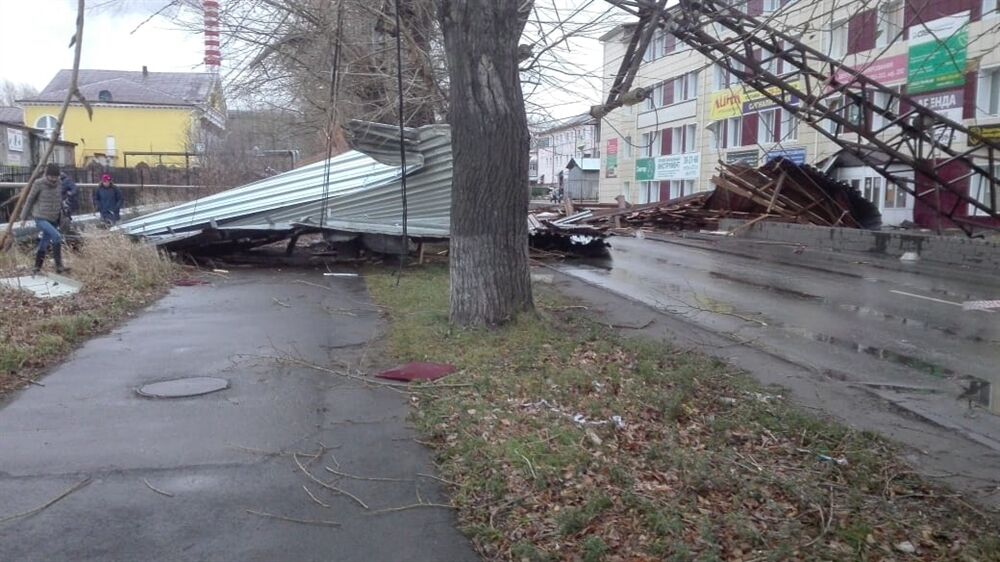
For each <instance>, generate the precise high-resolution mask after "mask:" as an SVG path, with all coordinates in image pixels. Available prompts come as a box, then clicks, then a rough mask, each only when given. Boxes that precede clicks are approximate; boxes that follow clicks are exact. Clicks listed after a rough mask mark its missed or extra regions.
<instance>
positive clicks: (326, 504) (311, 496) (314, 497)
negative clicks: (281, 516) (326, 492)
mask: <svg viewBox="0 0 1000 562" xmlns="http://www.w3.org/2000/svg"><path fill="white" fill-rule="evenodd" d="M302 489H303V490H305V491H306V494H307V495H308V496H309V497H310V498H312V501H314V502H316V503H318V504H319V505H321V506H323V507H325V508H327V509H330V504H328V503H323V502H322V501H320V499H319V498H317V497H316V496H314V495H313V493H312V492H311V491H309V488H308V487H307V486H306V485H305V484H303V485H302Z"/></svg>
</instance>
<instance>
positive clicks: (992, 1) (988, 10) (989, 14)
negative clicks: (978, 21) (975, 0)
mask: <svg viewBox="0 0 1000 562" xmlns="http://www.w3.org/2000/svg"><path fill="white" fill-rule="evenodd" d="M995 17H997V0H983V19H986V18H995Z"/></svg>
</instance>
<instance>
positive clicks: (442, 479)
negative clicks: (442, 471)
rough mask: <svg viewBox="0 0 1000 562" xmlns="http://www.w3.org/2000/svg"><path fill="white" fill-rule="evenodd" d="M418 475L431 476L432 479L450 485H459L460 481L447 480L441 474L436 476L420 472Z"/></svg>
mask: <svg viewBox="0 0 1000 562" xmlns="http://www.w3.org/2000/svg"><path fill="white" fill-rule="evenodd" d="M417 476H420V477H422V478H430V479H431V480H437V481H438V482H441V483H444V484H448V485H449V486H458V482H453V481H451V480H446V479H444V478H441V477H440V476H434V475H433V474H424V473H423V472H418V473H417Z"/></svg>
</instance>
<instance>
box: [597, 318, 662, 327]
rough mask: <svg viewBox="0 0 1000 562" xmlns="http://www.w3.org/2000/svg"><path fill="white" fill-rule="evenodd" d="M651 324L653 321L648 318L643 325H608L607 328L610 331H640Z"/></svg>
mask: <svg viewBox="0 0 1000 562" xmlns="http://www.w3.org/2000/svg"><path fill="white" fill-rule="evenodd" d="M652 324H653V319H652V318H650V319H649V320H648V321H647V322H646V323H645V324H641V325H635V324H608V325H607V326H608V328H611V329H616V328H617V329H621V330H642V329H643V328H648V327H650V326H651V325H652Z"/></svg>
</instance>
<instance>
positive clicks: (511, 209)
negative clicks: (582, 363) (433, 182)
mask: <svg viewBox="0 0 1000 562" xmlns="http://www.w3.org/2000/svg"><path fill="white" fill-rule="evenodd" d="M521 4H523V1H522V0H441V8H440V13H439V17H440V20H441V28H442V31H443V32H444V44H445V50H446V52H447V55H448V74H449V78H450V80H449V88H450V98H451V102H450V104H449V105H450V110H449V117H448V121H449V123H450V124H451V146H452V154H453V156H454V176H453V180H452V181H453V183H452V191H451V250H450V258H451V321H452V323H454V324H457V325H460V326H482V325H486V326H495V325H499V324H503V323H505V322H508V321H510V320H511V319H513V318H514V317H515V316H516V315H517V314H518V313H520V312H524V311H527V310H531V309H532V308H533V304H532V299H531V277H530V273H529V270H528V225H527V213H528V200H529V192H528V187H527V178H528V142H529V141H528V123H527V118H526V116H525V112H524V96H523V95H522V93H521V81H520V77H519V75H518V57H517V42H518V39H519V38H520V35H521V30H522V28H523V19H522V18H521V17H519V14H518V6H519V5H521Z"/></svg>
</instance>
